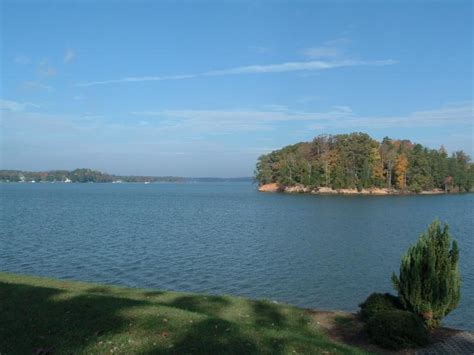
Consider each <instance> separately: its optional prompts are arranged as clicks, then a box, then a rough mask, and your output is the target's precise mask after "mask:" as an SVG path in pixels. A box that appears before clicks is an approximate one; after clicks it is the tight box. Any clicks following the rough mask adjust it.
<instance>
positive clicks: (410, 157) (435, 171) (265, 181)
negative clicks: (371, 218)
mask: <svg viewBox="0 0 474 355" xmlns="http://www.w3.org/2000/svg"><path fill="white" fill-rule="evenodd" d="M255 178H256V180H257V182H258V183H259V185H260V186H259V191H262V192H277V191H280V192H293V193H300V192H306V193H316V194H331V193H340V194H373V195H386V194H402V193H424V194H433V193H448V192H469V191H472V188H473V186H474V167H473V164H472V162H471V160H470V157H469V156H468V155H467V154H466V153H464V152H463V151H456V152H454V153H452V155H451V156H449V155H448V153H447V151H446V149H445V148H444V147H443V146H441V147H440V149H438V150H436V149H429V148H426V147H424V146H422V145H421V144H416V143H412V142H411V141H410V140H393V139H390V138H388V137H385V138H384V139H383V140H382V142H378V141H376V140H375V139H373V138H371V137H370V136H369V135H368V134H366V133H351V134H338V135H320V136H318V137H316V138H314V139H313V141H312V142H301V143H297V144H293V145H289V146H286V147H283V148H282V149H279V150H275V151H273V152H271V153H269V154H264V155H262V156H260V157H259V159H258V162H257V167H256V170H255Z"/></svg>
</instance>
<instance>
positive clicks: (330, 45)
mask: <svg viewBox="0 0 474 355" xmlns="http://www.w3.org/2000/svg"><path fill="white" fill-rule="evenodd" d="M350 42H351V41H350V40H349V39H348V38H338V39H334V40H330V41H326V42H324V43H323V45H321V46H316V47H309V48H304V49H303V50H301V53H302V54H303V55H304V56H305V57H307V58H309V59H320V58H336V57H339V56H340V55H341V54H342V53H343V52H344V47H345V46H346V45H347V44H349V43H350Z"/></svg>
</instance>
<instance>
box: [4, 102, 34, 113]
mask: <svg viewBox="0 0 474 355" xmlns="http://www.w3.org/2000/svg"><path fill="white" fill-rule="evenodd" d="M29 107H30V108H39V107H40V106H39V105H36V104H33V103H31V102H18V101H13V100H3V99H0V110H7V111H12V112H21V111H24V110H25V109H27V108H29Z"/></svg>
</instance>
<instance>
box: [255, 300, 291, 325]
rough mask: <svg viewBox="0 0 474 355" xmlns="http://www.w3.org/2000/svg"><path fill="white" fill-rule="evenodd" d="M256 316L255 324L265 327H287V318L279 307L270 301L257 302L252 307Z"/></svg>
mask: <svg viewBox="0 0 474 355" xmlns="http://www.w3.org/2000/svg"><path fill="white" fill-rule="evenodd" d="M252 308H253V312H254V314H255V324H257V325H259V326H264V327H278V328H281V327H285V326H286V325H287V322H286V317H285V316H284V315H283V314H282V313H281V311H280V310H279V309H278V307H277V306H276V305H274V304H271V303H269V302H268V301H255V302H254V303H253V305H252Z"/></svg>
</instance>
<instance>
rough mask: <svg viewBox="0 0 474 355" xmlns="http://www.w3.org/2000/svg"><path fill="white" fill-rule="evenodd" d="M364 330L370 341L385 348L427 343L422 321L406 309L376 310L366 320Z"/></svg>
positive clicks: (407, 346) (426, 333)
mask: <svg viewBox="0 0 474 355" xmlns="http://www.w3.org/2000/svg"><path fill="white" fill-rule="evenodd" d="M366 330H367V334H368V335H369V339H370V341H371V342H372V343H374V344H377V345H379V346H381V347H383V348H386V349H392V350H401V349H405V348H410V347H417V346H424V345H426V344H427V343H428V330H427V329H426V327H425V325H424V323H423V321H422V320H421V319H420V318H419V317H418V316H417V315H416V314H413V313H412V312H408V311H402V310H390V311H386V312H377V313H375V315H374V316H373V317H371V318H370V319H369V320H368V321H367V323H366Z"/></svg>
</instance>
